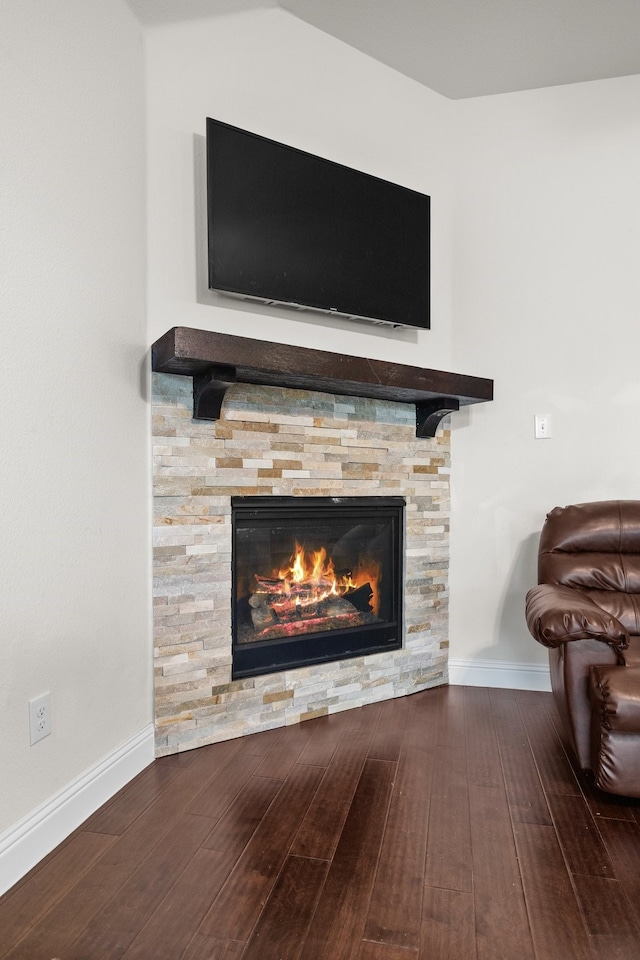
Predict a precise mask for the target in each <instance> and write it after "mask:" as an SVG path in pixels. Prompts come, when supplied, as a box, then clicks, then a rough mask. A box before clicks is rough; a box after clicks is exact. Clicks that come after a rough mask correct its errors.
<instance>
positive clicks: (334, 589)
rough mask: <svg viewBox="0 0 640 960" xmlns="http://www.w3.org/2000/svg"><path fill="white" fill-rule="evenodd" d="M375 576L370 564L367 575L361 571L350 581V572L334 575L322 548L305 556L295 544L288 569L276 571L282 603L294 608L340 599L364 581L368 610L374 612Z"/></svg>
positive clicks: (376, 603)
mask: <svg viewBox="0 0 640 960" xmlns="http://www.w3.org/2000/svg"><path fill="white" fill-rule="evenodd" d="M378 576H379V568H378V566H377V565H376V564H373V563H370V564H369V568H368V569H367V571H366V572H364V573H363V572H362V571H361V572H360V575H359V576H358V577H357V579H356V580H354V579H353V572H352V571H351V570H344V571H340V572H336V569H335V567H334V563H333V560H332V558H331V557H329V556H327V551H326V549H325V548H324V547H321V548H320V550H311V551H308V552H307V551H306V550H305V549H304V547H303V546H302V545H301V544H299V543H297V542H296V545H295V551H294V553H293V554H292V555H291V557H290V558H289V566H286V567H283V568H281V569H280V570H279V571H278V579H279V580H280V581H281V583H282V586H283V591H284V592H283V599H284V598H286V601H285V602H289V603H291V602H292V601H293V602H295V604H296V606H298V607H304V606H308V605H311V604H317V603H320V602H322V601H323V600H326V599H327V598H328V597H332V596H333V597H344V596H345V595H346V594H348V593H349V592H350V591H352V590H357V589H358V587H359V586H361V585H362V584H363V583H365V582H367V581H368V582H369V583H370V584H371V588H372V597H371V606H372V608H373V609H374V610H377V608H378V591H377V582H378Z"/></svg>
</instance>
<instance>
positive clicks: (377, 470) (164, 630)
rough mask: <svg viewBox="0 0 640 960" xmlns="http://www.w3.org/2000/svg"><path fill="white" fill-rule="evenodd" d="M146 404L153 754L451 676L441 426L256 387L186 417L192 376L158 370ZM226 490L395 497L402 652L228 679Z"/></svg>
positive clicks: (390, 405)
mask: <svg viewBox="0 0 640 960" xmlns="http://www.w3.org/2000/svg"><path fill="white" fill-rule="evenodd" d="M152 402H153V455H154V476H153V484H154V491H153V494H154V495H153V503H154V521H153V522H154V527H153V530H154V650H155V653H154V656H155V715H156V731H157V737H156V755H157V756H164V755H167V754H171V753H178V752H181V751H184V750H189V749H191V748H194V747H199V746H203V745H204V744H208V743H214V742H217V741H220V740H227V739H231V738H234V737H239V736H244V735H246V734H251V733H255V732H257V731H261V730H269V729H272V728H274V727H280V726H284V725H288V724H293V723H298V722H300V721H304V720H308V719H312V718H314V717H320V716H323V715H326V714H329V713H335V712H337V711H341V710H346V709H349V708H352V707H357V706H360V705H363V704H366V703H371V702H373V701H378V700H385V699H390V698H393V697H399V696H403V695H406V694H411V693H415V692H417V691H418V690H423V689H425V688H427V687H433V686H437V685H439V684H442V683H445V682H446V681H447V648H448V560H449V514H450V487H449V474H450V434H449V430H448V428H446V426H445V429H438V431H437V434H436V437H435V438H433V439H418V438H416V427H415V407H414V406H413V405H412V404H410V403H398V402H394V401H389V400H371V399H362V398H359V397H350V396H334V395H330V394H327V393H318V392H313V391H306V390H292V389H287V388H280V387H271V386H269V387H266V386H257V385H250V384H236V385H234V386H233V387H231V388H230V389H229V391H228V393H227V394H226V397H225V400H224V403H223V407H222V413H221V417H220V419H219V420H217V421H215V422H203V421H196V420H193V419H192V417H193V413H192V409H193V408H192V380H191V378H190V377H188V376H177V375H173V374H163V373H154V374H153V398H152ZM447 423H448V419H445V420H444V421H443V424H444V425H446V424H447ZM232 496H296V497H305V496H319V497H327V496H328V497H332V496H358V497H362V496H396V497H397V496H402V497H404V498H405V499H406V514H405V544H404V545H405V558H404V637H403V643H402V649H400V650H396V651H390V652H386V653H378V654H373V655H367V656H363V657H357V658H353V659H347V660H340V661H336V662H332V663H323V664H321V665H315V666H309V667H302V668H296V669H295V670H290V671H284V672H280V673H270V674H267V675H264V676H259V677H252V678H249V679H242V680H232V679H231V639H232V637H231V497H232Z"/></svg>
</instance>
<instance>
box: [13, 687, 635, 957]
mask: <svg viewBox="0 0 640 960" xmlns="http://www.w3.org/2000/svg"><path fill="white" fill-rule="evenodd" d="M0 957H2V958H7V960H54V958H56V960H115V958H123V960H241V958H242V960H598V958H599V960H604V958H606V960H638V957H640V803H638V802H636V801H627V800H623V799H620V798H615V797H608V796H606V795H604V794H601V793H598V792H597V791H596V790H595V789H594V788H592V787H591V786H590V784H589V782H588V780H587V779H586V778H585V777H584V776H583V775H582V774H581V773H579V772H577V771H576V770H575V769H574V768H573V767H572V764H571V761H570V760H569V758H568V756H567V753H566V752H565V750H564V748H563V745H562V739H561V736H560V735H559V724H558V720H557V715H556V713H555V708H554V706H553V701H552V697H551V694H546V693H530V692H522V691H512V690H488V689H482V688H477V687H441V688H438V689H435V690H429V691H426V692H423V693H417V694H414V695H413V696H410V697H406V698H404V699H400V700H392V701H387V702H385V703H382V704H375V705H372V706H367V707H362V708H359V709H356V710H351V711H347V712H344V713H340V714H337V715H334V716H332V717H326V718H322V719H318V720H313V721H310V722H308V723H305V724H302V725H300V726H297V727H288V728H286V729H281V730H275V731H271V732H268V733H259V734H256V735H254V736H252V737H246V738H244V739H241V740H234V741H230V742H226V743H221V744H215V745H213V746H210V747H202V748H200V749H199V750H194V751H191V752H190V753H186V754H181V755H179V756H175V757H166V758H164V759H162V760H157V761H156V762H155V763H154V764H152V766H150V767H148V768H147V769H146V770H145V771H143V772H142V773H141V774H140V775H139V776H138V777H137V778H136V779H135V780H134V781H132V783H130V784H129V785H128V786H127V787H126V788H125V789H124V790H122V791H121V792H120V793H119V794H118V795H117V796H116V797H114V798H113V799H112V800H111V801H110V802H109V803H108V804H106V805H105V806H104V807H103V808H102V809H101V810H99V811H98V812H97V813H96V814H94V816H92V817H91V818H90V819H89V820H88V821H87V822H86V823H85V824H83V825H82V827H81V828H80V829H78V830H77V831H76V832H75V833H74V834H73V835H72V836H71V837H69V838H68V839H67V840H66V841H65V842H64V843H63V844H62V845H61V846H60V847H59V848H57V850H55V851H54V852H53V853H52V854H50V855H49V856H48V857H47V858H46V859H45V860H44V861H43V862H42V863H41V864H39V866H38V867H36V868H35V869H34V870H33V871H31V873H30V874H29V875H28V876H27V877H25V878H24V879H23V880H22V881H21V882H20V883H19V884H17V885H16V886H15V887H14V888H13V889H12V890H11V891H9V893H7V894H6V895H5V896H4V897H3V898H2V899H0Z"/></svg>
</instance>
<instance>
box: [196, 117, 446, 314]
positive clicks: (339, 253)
mask: <svg viewBox="0 0 640 960" xmlns="http://www.w3.org/2000/svg"><path fill="white" fill-rule="evenodd" d="M207 218H208V231H209V287H210V288H211V289H212V290H217V291H220V292H222V293H227V294H232V295H236V296H240V297H245V298H250V299H256V300H260V301H262V302H266V303H272V304H278V305H282V304H284V305H288V306H296V307H302V308H306V309H312V310H322V311H325V312H328V313H331V314H339V315H342V316H346V317H352V318H357V319H366V320H372V321H375V322H378V323H389V324H393V325H395V326H408V327H421V328H424V329H427V328H429V326H430V198H429V197H428V196H427V195H425V194H422V193H419V192H417V191H415V190H411V189H409V188H407V187H404V186H400V185H398V184H395V183H390V182H389V181H387V180H382V179H380V178H378V177H375V176H372V175H370V174H367V173H363V172H361V171H358V170H354V169H352V168H350V167H347V166H343V165H342V164H339V163H335V162H333V161H330V160H326V159H323V158H322V157H317V156H314V155H312V154H310V153H306V152H304V151H302V150H298V149H296V148H293V147H290V146H287V145H285V144H282V143H277V142H276V141H274V140H269V139H267V138H266V137H262V136H258V135H256V134H254V133H250V132H248V131H247V130H241V129H239V128H238V127H233V126H230V125H229V124H227V123H222V122H220V121H218V120H212V119H210V118H209V119H207Z"/></svg>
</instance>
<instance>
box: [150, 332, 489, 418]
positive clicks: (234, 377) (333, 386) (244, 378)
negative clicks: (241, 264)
mask: <svg viewBox="0 0 640 960" xmlns="http://www.w3.org/2000/svg"><path fill="white" fill-rule="evenodd" d="M151 365H152V368H153V370H154V371H156V372H157V373H171V374H180V375H182V376H187V377H192V378H193V416H194V419H195V420H217V419H219V417H220V412H221V408H222V402H223V400H224V396H225V393H226V391H227V390H228V389H229V387H230V386H232V385H233V384H234V383H254V384H261V385H263V386H273V387H288V388H290V389H293V390H310V391H316V392H319V393H330V394H338V395H341V396H348V397H369V398H372V399H374V400H390V401H394V402H397V403H413V404H415V406H416V435H417V436H418V437H435V435H436V430H437V429H438V425H439V423H440V421H441V420H442V418H443V417H445V416H446V415H447V414H448V413H452V412H454V411H455V410H459V408H460V407H461V406H464V405H467V404H471V403H483V402H485V401H487V400H493V380H486V379H484V378H481V377H469V376H466V375H465V374H460V373H446V372H445V371H443V370H428V369H425V368H423V367H412V366H406V365H404V364H401V363H393V362H389V361H387V360H369V359H367V358H365V357H350V356H347V355H346V354H342V353H330V352H328V351H326V350H310V349H308V348H306V347H295V346H289V345H287V344H283V343H272V342H271V341H266V340H251V339H249V338H247V337H236V336H233V335H231V334H227V333H215V332H213V331H210V330H193V329H191V328H189V327H173V328H172V329H171V330H168V331H167V333H165V334H164V336H163V337H161V338H160V339H159V340H156V342H155V343H154V345H153V348H152V351H151Z"/></svg>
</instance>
